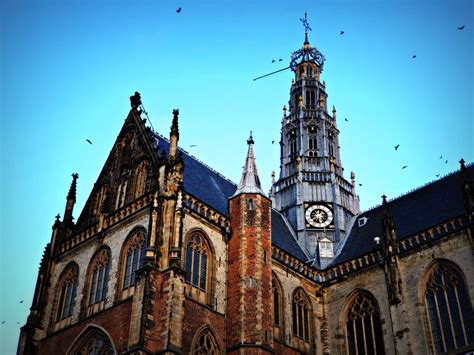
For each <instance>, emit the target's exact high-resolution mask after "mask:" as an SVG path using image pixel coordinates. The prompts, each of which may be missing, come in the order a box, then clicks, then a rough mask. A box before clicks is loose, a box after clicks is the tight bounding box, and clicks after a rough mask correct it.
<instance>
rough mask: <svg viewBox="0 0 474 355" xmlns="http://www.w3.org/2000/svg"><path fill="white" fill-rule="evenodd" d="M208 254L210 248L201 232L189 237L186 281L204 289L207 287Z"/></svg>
mask: <svg viewBox="0 0 474 355" xmlns="http://www.w3.org/2000/svg"><path fill="white" fill-rule="evenodd" d="M208 254H209V251H208V248H207V246H206V244H205V243H204V240H203V238H202V237H201V236H200V235H199V234H195V235H193V236H191V238H189V241H188V243H187V244H186V260H185V270H186V282H187V283H189V284H191V285H192V286H194V287H196V288H198V289H200V290H202V291H206V288H207V273H208V272H207V261H208Z"/></svg>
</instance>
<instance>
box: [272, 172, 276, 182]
mask: <svg viewBox="0 0 474 355" xmlns="http://www.w3.org/2000/svg"><path fill="white" fill-rule="evenodd" d="M275 176H276V174H275V170H272V184H274V183H275Z"/></svg>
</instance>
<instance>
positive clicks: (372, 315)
mask: <svg viewBox="0 0 474 355" xmlns="http://www.w3.org/2000/svg"><path fill="white" fill-rule="evenodd" d="M346 337H347V339H346V340H347V348H348V353H349V354H355V355H362V354H384V353H385V349H384V345H383V334H382V324H381V322H380V312H379V307H378V305H377V302H376V301H375V299H374V298H373V297H372V296H370V295H369V294H366V293H358V294H357V295H356V296H355V297H354V298H353V300H352V301H351V303H350V306H349V310H348V312H347V320H346Z"/></svg>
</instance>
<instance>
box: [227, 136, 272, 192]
mask: <svg viewBox="0 0 474 355" xmlns="http://www.w3.org/2000/svg"><path fill="white" fill-rule="evenodd" d="M254 143H255V142H254V140H253V137H252V132H250V137H249V139H247V144H248V145H249V149H248V152H247V158H246V159H245V166H244V171H243V173H242V178H241V179H240V183H239V186H238V187H237V191H235V194H234V196H237V195H239V194H242V193H249V194H262V195H264V196H265V193H264V192H263V190H262V187H261V186H260V179H259V177H258V172H257V165H256V164H255V156H254V154H253V145H254Z"/></svg>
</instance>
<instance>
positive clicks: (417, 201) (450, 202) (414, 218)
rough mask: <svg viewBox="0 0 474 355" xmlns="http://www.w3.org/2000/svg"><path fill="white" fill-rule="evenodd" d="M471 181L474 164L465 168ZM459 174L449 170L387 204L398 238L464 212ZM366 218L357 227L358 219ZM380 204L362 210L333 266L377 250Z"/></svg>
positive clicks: (380, 227)
mask: <svg viewBox="0 0 474 355" xmlns="http://www.w3.org/2000/svg"><path fill="white" fill-rule="evenodd" d="M467 170H468V174H469V176H470V178H471V180H472V179H473V178H474V165H472V164H471V165H470V166H469V167H468V168H467ZM461 184H462V181H461V174H460V172H459V171H457V172H455V173H452V174H450V175H448V176H446V177H444V178H442V179H440V180H437V181H434V182H432V183H429V184H427V185H425V186H423V187H421V188H419V189H416V190H414V191H412V192H410V193H407V194H406V195H403V196H401V197H399V198H396V199H394V200H391V201H389V202H388V203H387V205H388V209H389V212H390V214H391V216H392V219H393V221H394V224H395V230H396V234H397V239H398V240H401V239H404V238H406V237H409V236H411V235H414V234H416V233H419V232H421V231H423V230H426V229H428V228H431V227H433V226H435V225H438V224H440V223H443V222H445V221H448V220H450V219H452V218H456V217H459V216H461V215H463V214H464V213H465V211H464V204H463V199H462V192H461ZM363 217H365V218H367V222H366V224H365V225H363V226H361V227H359V225H358V220H359V219H361V218H363ZM382 218H383V206H378V207H375V208H373V209H371V210H368V211H366V212H363V213H361V214H360V215H359V216H357V217H356V221H355V223H354V224H353V227H352V229H351V231H350V233H349V235H348V237H347V239H346V241H345V243H344V246H343V247H342V250H341V253H340V254H339V255H338V256H337V257H336V258H335V259H334V260H333V262H332V263H331V265H335V264H337V263H340V262H344V261H346V260H350V259H352V258H356V257H358V256H361V255H364V254H366V253H369V252H371V251H373V250H375V249H376V244H375V243H374V238H375V237H377V236H378V237H380V238H382Z"/></svg>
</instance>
